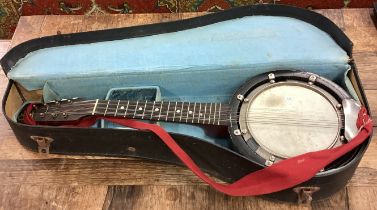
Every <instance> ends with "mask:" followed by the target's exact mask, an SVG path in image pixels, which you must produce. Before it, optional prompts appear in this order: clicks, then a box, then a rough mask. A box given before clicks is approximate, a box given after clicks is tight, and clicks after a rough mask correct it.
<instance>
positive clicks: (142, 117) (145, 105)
mask: <svg viewBox="0 0 377 210" xmlns="http://www.w3.org/2000/svg"><path fill="white" fill-rule="evenodd" d="M147 102H148V101H147V100H145V104H144V110H143V116H141V119H144V114H145V108H146V107H147Z"/></svg>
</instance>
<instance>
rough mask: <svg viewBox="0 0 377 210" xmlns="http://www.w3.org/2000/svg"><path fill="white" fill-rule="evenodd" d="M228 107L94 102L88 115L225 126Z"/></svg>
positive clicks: (116, 101) (164, 102)
mask: <svg viewBox="0 0 377 210" xmlns="http://www.w3.org/2000/svg"><path fill="white" fill-rule="evenodd" d="M229 108H230V107H229V104H221V103H198V102H171V101H129V100H96V102H95V104H94V106H93V110H92V113H91V114H92V115H100V116H106V117H117V118H133V119H142V120H152V121H166V122H176V123H190V124H207V125H208V124H209V125H228V122H229Z"/></svg>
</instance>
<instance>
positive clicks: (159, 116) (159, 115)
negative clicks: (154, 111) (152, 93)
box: [157, 101, 164, 120]
mask: <svg viewBox="0 0 377 210" xmlns="http://www.w3.org/2000/svg"><path fill="white" fill-rule="evenodd" d="M163 103H164V102H163V101H161V107H160V113H159V114H158V119H157V120H160V118H161V111H162V104H163Z"/></svg>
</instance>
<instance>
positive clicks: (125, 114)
mask: <svg viewBox="0 0 377 210" xmlns="http://www.w3.org/2000/svg"><path fill="white" fill-rule="evenodd" d="M129 104H130V101H127V106H126V111H125V112H124V117H127V110H128V105H129Z"/></svg>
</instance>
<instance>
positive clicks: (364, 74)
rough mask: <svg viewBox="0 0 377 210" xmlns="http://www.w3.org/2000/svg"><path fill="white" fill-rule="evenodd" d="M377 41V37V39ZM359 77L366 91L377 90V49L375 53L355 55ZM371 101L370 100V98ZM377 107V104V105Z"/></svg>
mask: <svg viewBox="0 0 377 210" xmlns="http://www.w3.org/2000/svg"><path fill="white" fill-rule="evenodd" d="M376 39H377V37H376ZM353 58H354V59H355V63H356V67H357V69H358V71H359V76H360V79H361V82H362V84H363V87H364V89H366V90H376V89H377V74H376V66H377V49H376V51H375V52H358V53H354V54H353ZM368 99H369V98H368ZM376 107H377V104H376Z"/></svg>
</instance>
